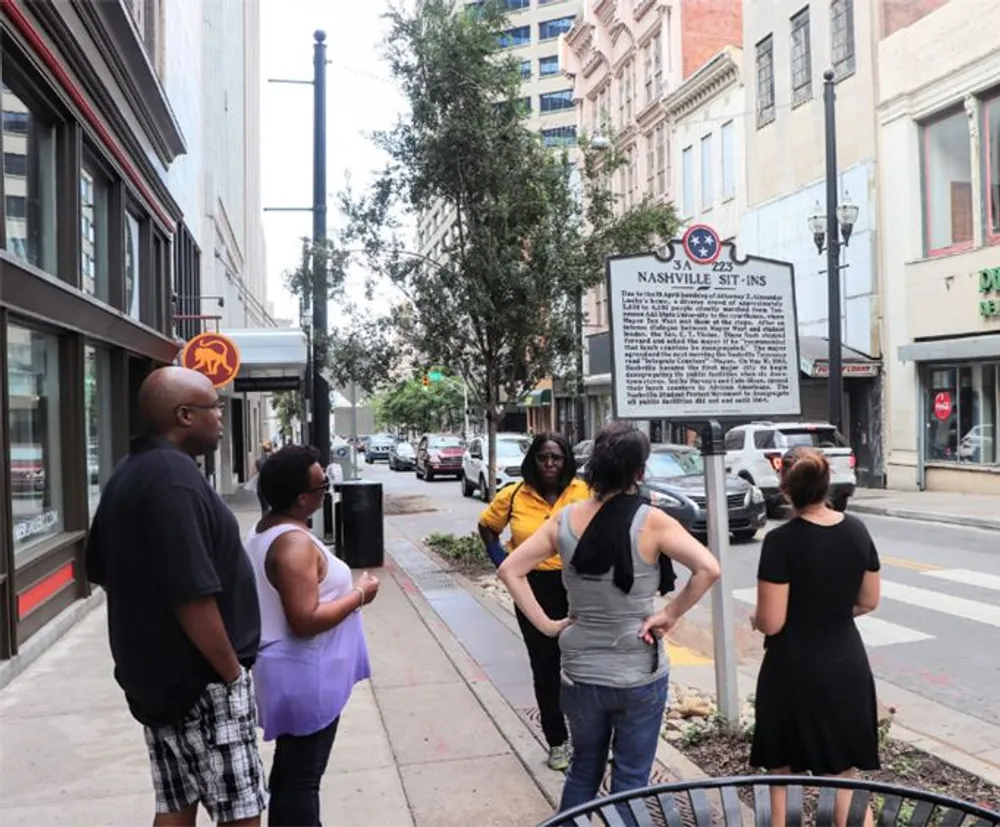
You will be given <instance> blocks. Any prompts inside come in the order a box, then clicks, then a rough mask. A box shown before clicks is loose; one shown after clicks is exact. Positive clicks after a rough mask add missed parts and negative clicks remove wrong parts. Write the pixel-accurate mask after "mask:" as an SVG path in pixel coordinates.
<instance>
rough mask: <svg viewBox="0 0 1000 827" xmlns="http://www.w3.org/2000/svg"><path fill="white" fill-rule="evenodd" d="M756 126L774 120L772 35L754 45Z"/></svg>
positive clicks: (758, 126) (764, 124)
mask: <svg viewBox="0 0 1000 827" xmlns="http://www.w3.org/2000/svg"><path fill="white" fill-rule="evenodd" d="M756 52H757V57H756V73H755V74H756V83H757V128H758V129H759V128H760V127H762V126H766V125H767V124H769V123H771V121H773V120H774V37H773V36H772V35H768V36H767V37H765V38H764V39H763V40H762V41H760V43H758V44H757V46H756Z"/></svg>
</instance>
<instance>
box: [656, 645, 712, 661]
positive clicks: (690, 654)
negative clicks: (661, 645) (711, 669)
mask: <svg viewBox="0 0 1000 827" xmlns="http://www.w3.org/2000/svg"><path fill="white" fill-rule="evenodd" d="M666 646H667V654H668V655H669V656H670V665H671V666H706V665H707V664H709V663H711V662H712V659H711V658H706V657H705V656H704V655H702V654H700V653H699V652H696V651H694V649H688V648H687V647H686V646H681V645H680V644H679V643H674V642H673V641H671V640H668V641H667V643H666Z"/></svg>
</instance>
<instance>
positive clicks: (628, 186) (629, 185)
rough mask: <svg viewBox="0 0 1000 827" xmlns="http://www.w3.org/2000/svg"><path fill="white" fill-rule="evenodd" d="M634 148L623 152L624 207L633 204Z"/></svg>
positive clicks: (634, 177)
mask: <svg viewBox="0 0 1000 827" xmlns="http://www.w3.org/2000/svg"><path fill="white" fill-rule="evenodd" d="M635 179H636V169H635V147H631V146H630V147H629V148H628V149H626V150H625V206H626V207H631V206H632V205H633V204H635Z"/></svg>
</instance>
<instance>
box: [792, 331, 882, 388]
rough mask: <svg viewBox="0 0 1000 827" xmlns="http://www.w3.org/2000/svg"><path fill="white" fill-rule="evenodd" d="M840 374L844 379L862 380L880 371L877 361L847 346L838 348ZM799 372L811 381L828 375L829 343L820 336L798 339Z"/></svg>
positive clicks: (879, 363)
mask: <svg viewBox="0 0 1000 827" xmlns="http://www.w3.org/2000/svg"><path fill="white" fill-rule="evenodd" d="M840 368H841V370H840V373H841V376H843V377H844V378H845V379H863V378H867V377H872V376H878V374H879V371H880V370H881V369H882V365H881V362H880V361H879V360H878V359H872V358H871V356H867V355H865V354H864V353H862V352H861V351H859V350H854V349H853V348H849V347H847V346H842V347H841V348H840ZM799 370H801V371H802V373H803V374H804V375H805V376H808V377H810V378H813V379H825V378H826V377H828V376H829V375H830V343H829V341H828V340H826V339H824V338H822V337H821V336H800V337H799Z"/></svg>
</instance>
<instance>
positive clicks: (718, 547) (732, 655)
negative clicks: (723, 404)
mask: <svg viewBox="0 0 1000 827" xmlns="http://www.w3.org/2000/svg"><path fill="white" fill-rule="evenodd" d="M701 454H702V456H703V457H704V458H705V488H706V489H707V491H706V493H707V497H706V499H707V501H708V548H709V550H710V551H711V552H712V554H714V555H715V557H716V559H717V560H718V561H719V569H720V571H721V574H720V576H719V579H718V580H717V581H716V582H715V586H713V587H712V645H713V647H714V656H715V692H716V698H717V703H718V707H719V713H720V714H721V715H722V717H723V719H724V720H725V721H726V723H728V724H730V725H731V726H733V727H736V726H738V725H739V722H740V693H739V685H738V684H739V678H738V675H737V672H736V666H737V658H736V618H735V617H734V616H733V589H732V583H731V572H730V571H729V565H728V562H729V507H728V505H727V502H726V446H725V432H724V431H723V429H722V425H721V424H719V423H718V422H716V421H714V420H713V421H711V422H708V423H706V424H705V427H704V428H702V431H701Z"/></svg>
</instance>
